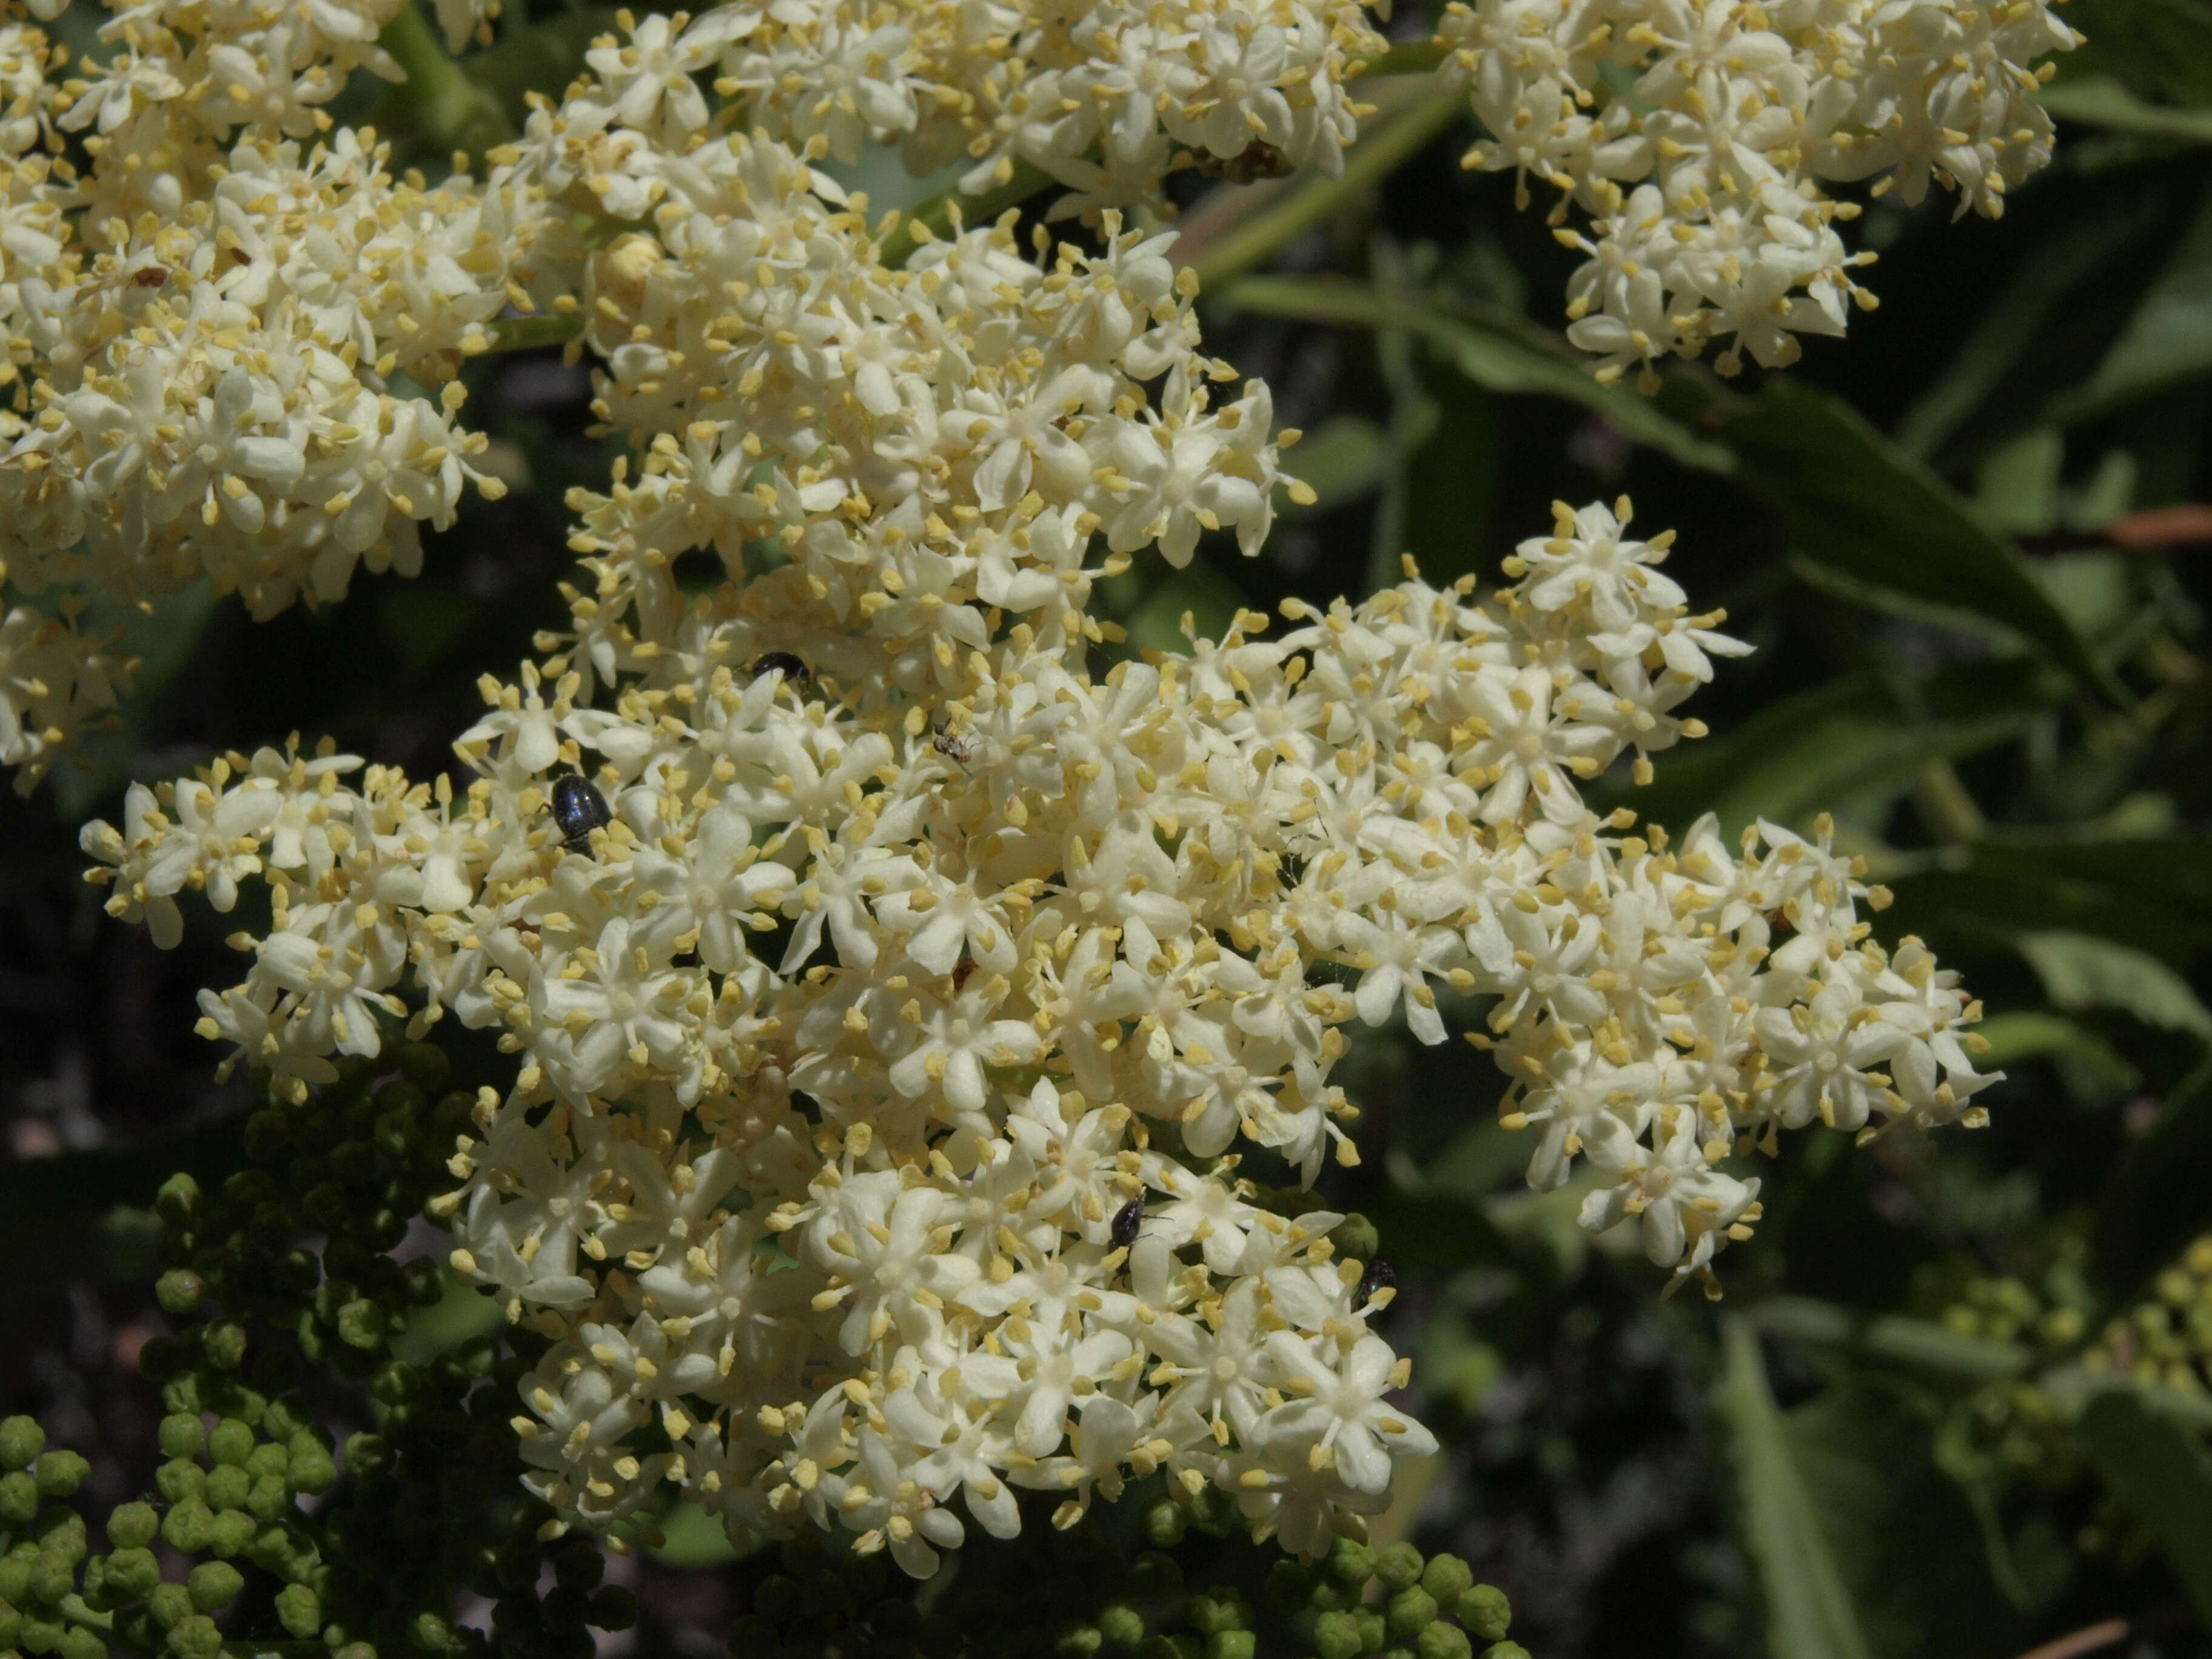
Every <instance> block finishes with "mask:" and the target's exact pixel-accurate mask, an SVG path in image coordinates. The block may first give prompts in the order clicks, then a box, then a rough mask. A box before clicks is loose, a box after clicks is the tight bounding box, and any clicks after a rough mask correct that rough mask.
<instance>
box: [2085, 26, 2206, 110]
mask: <svg viewBox="0 0 2212 1659" xmlns="http://www.w3.org/2000/svg"><path fill="white" fill-rule="evenodd" d="M2066 21H2067V23H2068V25H2069V27H2073V28H2075V29H2078V30H2080V31H2081V33H2082V35H2083V36H2084V37H2085V38H2084V40H2083V41H2082V44H2081V46H2078V47H2076V48H2075V50H2074V51H2072V52H2067V53H2064V54H2063V55H2062V56H2061V57H2060V58H2058V59H2057V69H2058V82H2057V84H2058V85H2064V84H2066V83H2068V82H2082V81H2095V80H2100V79H2110V80H2117V81H2119V82H2122V83H2123V84H2124V85H2125V86H2127V87H2128V88H2130V89H2131V90H2132V91H2134V92H2136V93H2137V94H2142V96H2144V97H2148V98H2164V99H2167V100H2172V101H2173V102H2176V103H2180V104H2195V105H2198V106H2212V4H2207V3H2206V0H2072V3H2070V4H2069V5H2068V6H2067V8H2066ZM2051 90H2053V91H2055V90H2057V88H2056V87H2055V86H2054V87H2053V88H2051Z"/></svg>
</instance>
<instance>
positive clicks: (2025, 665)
mask: <svg viewBox="0 0 2212 1659" xmlns="http://www.w3.org/2000/svg"><path fill="white" fill-rule="evenodd" d="M2057 680H2058V677H2057V675H2056V674H2052V673H2050V672H2049V671H2044V673H2042V674H2041V675H2039V674H2038V673H2037V671H2035V669H2034V667H2033V665H2032V664H2031V663H2029V662H2027V661H2026V660H2025V659H2021V660H2016V661H2014V662H2011V663H1977V664H1972V665H1962V666H1960V667H1958V668H1954V669H1952V670H1948V671H1946V672H1945V673H1944V674H1942V675H1941V676H1938V677H1937V678H1936V680H1934V681H1932V682H1931V683H1930V684H1929V685H1928V686H1927V687H1924V688H1923V708H1921V709H1919V710H1917V711H1911V710H1907V709H1905V708H1900V707H1899V701H1898V698H1897V696H1895V694H1894V693H1893V690H1891V689H1890V688H1888V687H1887V686H1885V685H1883V684H1881V682H1880V681H1878V680H1877V679H1876V678H1875V677H1874V676H1873V675H1871V674H1855V675H1850V676H1846V677H1844V678H1840V679H1836V680H1832V681H1830V682H1829V683H1828V684H1826V685H1822V686H1818V687H1815V688H1814V690H1810V691H1804V692H1800V693H1799V694H1798V695H1796V696H1793V697H1789V698H1785V699H1784V700H1783V701H1782V702H1778V703H1775V704H1772V705H1771V706H1770V707H1768V708H1765V709H1763V710H1762V711H1760V712H1759V714H1754V715H1753V716H1752V717H1751V719H1749V720H1746V721H1744V722H1742V723H1741V725H1738V726H1735V728H1734V729H1732V730H1731V731H1729V732H1728V733H1727V734H1726V735H1725V736H1723V737H1719V738H1706V739H1704V740H1702V741H1700V742H1697V743H1693V744H1687V745H1686V746H1684V747H1682V748H1680V749H1677V750H1674V751H1673V752H1671V753H1669V754H1668V755H1667V756H1666V757H1665V758H1664V763H1663V764H1662V765H1661V766H1660V767H1659V768H1658V778H1657V781H1656V782H1654V783H1652V784H1650V786H1648V787H1644V788H1640V789H1638V788H1631V787H1626V786H1619V787H1608V788H1607V789H1606V790H1605V791H1603V792H1601V797H1602V799H1603V802H1604V804H1605V805H1607V806H1608V807H1610V806H1615V805H1620V806H1628V807H1632V808H1633V809H1634V810H1635V811H1637V812H1638V814H1639V815H1640V816H1642V817H1645V818H1647V819H1656V821H1658V822H1660V823H1667V824H1671V825H1673V826H1674V828H1675V829H1685V828H1686V827H1687V826H1688V824H1689V823H1690V822H1691V821H1692V819H1694V818H1695V817H1698V816H1699V814H1700V813H1703V812H1715V813H1717V814H1718V815H1719V817H1720V819H1721V823H1722V827H1723V829H1726V830H1728V831H1729V832H1730V833H1733V832H1735V830H1738V829H1741V828H1742V827H1743V826H1744V825H1745V824H1747V823H1753V822H1754V821H1756V820H1758V819H1759V818H1762V817H1763V818H1769V819H1771V820H1773V821H1775V822H1777V823H1802V822H1803V821H1805V820H1806V819H1808V818H1809V817H1812V815H1813V814H1814V813H1816V812H1819V811H1824V810H1826V808H1828V807H1831V806H1832V805H1834V804H1835V803H1836V802H1837V801H1838V800H1840V799H1844V798H1845V797H1847V796H1850V795H1855V794H1858V793H1863V792H1868V791H1875V790H1881V789H1891V790H1901V789H1903V788H1905V787H1906V786H1907V785H1909V784H1910V783H1911V781H1913V779H1914V778H1915V777H1916V776H1917V775H1918V774H1919V771H1920V769H1921V768H1922V767H1923V766H1924V765H1926V764H1927V763H1928V762H1929V761H1931V760H1937V759H1955V758H1958V757H1962V756H1966V755H1972V754H1975V753H1977V752H1978V751H1980V750H1984V749H1988V748H1990V747H1992V746H1993V745H1995V744H2000V743H2003V742H2006V741H2008V739H2010V738H2014V737H2016V736H2017V735H2019V733H2020V732H2021V731H2022V730H2024V729H2025V728H2026V726H2027V724H2028V722H2029V721H2030V720H2033V718H2034V715H2035V710H2036V708H2038V707H2039V706H2041V705H2045V704H2047V703H2048V702H2050V701H2051V697H2052V696H2053V694H2054V692H2055V690H2057V685H2056V684H2055V683H2056V682H2057Z"/></svg>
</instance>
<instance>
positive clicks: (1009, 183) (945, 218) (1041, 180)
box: [883, 161, 1053, 265]
mask: <svg viewBox="0 0 2212 1659" xmlns="http://www.w3.org/2000/svg"><path fill="white" fill-rule="evenodd" d="M1052 182H1053V177H1052V175H1051V174H1050V173H1047V172H1046V171H1045V170H1044V169H1043V168H1042V167H1037V166H1035V165H1033V164H1032V163H1030V162H1028V161H1017V162H1016V163H1014V172H1013V176H1012V178H1011V179H1007V180H1006V183H1005V184H1003V185H998V186H997V187H996V188H994V189H992V190H987V191H983V192H982V193H981V194H980V195H976V196H969V195H966V194H964V193H963V192H962V191H960V189H959V188H958V187H957V186H955V187H954V188H953V189H951V190H948V191H944V192H943V193H942V194H940V195H937V196H933V197H930V198H929V199H928V200H927V201H926V202H917V203H916V204H915V205H914V207H913V208H912V209H911V210H909V211H908V213H907V214H906V216H904V217H903V218H902V219H901V220H900V222H899V224H898V228H896V229H895V230H894V231H892V232H891V234H890V235H888V236H886V237H884V246H883V254H884V264H887V265H903V264H905V263H906V262H907V259H908V256H909V255H911V254H912V253H913V252H914V251H915V249H916V248H918V247H920V246H921V244H922V240H923V239H922V238H921V237H920V236H917V235H916V234H915V226H916V225H917V224H922V225H927V226H928V227H929V228H930V229H931V230H932V231H933V232H934V233H935V234H937V235H939V236H950V235H951V234H952V210H953V209H954V208H955V207H956V206H957V208H958V209H959V210H960V220H961V222H962V223H963V224H968V225H980V224H987V223H988V222H990V221H992V220H994V219H996V218H997V217H998V216H1000V214H1002V213H1004V212H1005V211H1006V210H1007V209H1008V208H1010V207H1019V206H1020V205H1021V204H1023V203H1024V202H1026V201H1028V200H1029V198H1030V197H1032V196H1034V195H1036V193H1037V192H1038V191H1041V190H1043V189H1045V188H1046V187H1047V186H1048V185H1051V184H1052Z"/></svg>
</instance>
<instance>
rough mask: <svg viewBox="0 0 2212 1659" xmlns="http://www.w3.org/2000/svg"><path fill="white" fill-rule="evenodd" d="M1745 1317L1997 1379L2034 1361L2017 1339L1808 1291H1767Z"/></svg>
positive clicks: (1789, 1333) (1803, 1335)
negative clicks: (1870, 1312)
mask: <svg viewBox="0 0 2212 1659" xmlns="http://www.w3.org/2000/svg"><path fill="white" fill-rule="evenodd" d="M1744 1318H1745V1320H1746V1321H1747V1322H1748V1323H1749V1324H1751V1325H1752V1326H1753V1327H1754V1328H1756V1329H1758V1330H1759V1331H1761V1332H1764V1333H1765V1334H1767V1335H1769V1336H1779V1337H1790V1338H1794V1339H1796V1340H1798V1341H1802V1342H1820V1343H1826V1344H1833V1345H1835V1346H1842V1347H1849V1348H1856V1349H1857V1350H1858V1351H1859V1352H1862V1353H1866V1354H1870V1355H1873V1356H1874V1357H1875V1358H1880V1359H1893V1360H1897V1361H1899V1362H1901V1363H1903V1364H1910V1365H1924V1366H1926V1367H1927V1368H1928V1369H1929V1370H1939V1371H1949V1372H1952V1373H1954V1375H1957V1376H1976V1377H1982V1378H1985V1379H1988V1380H1990V1381H2001V1380H2002V1379H2004V1378H2006V1377H2013V1376H2021V1375H2022V1374H2024V1373H2025V1372H2027V1370H2030V1369H2032V1368H2033V1365H2034V1364H2035V1356H2034V1354H2033V1353H2032V1352H2030V1351H2029V1350H2028V1349H2027V1348H2026V1347H2025V1346H2022V1345H2021V1344H2020V1343H2017V1342H1998V1341H1995V1340H1991V1339H1990V1338H1989V1337H1985V1336H1961V1335H1960V1334H1959V1333H1958V1332H1956V1331H1952V1330H1947V1329H1945V1328H1943V1327H1942V1326H1941V1325H1938V1324H1936V1323H1934V1322H1931V1321H1929V1320H1925V1319H1905V1318H1903V1317H1900V1316H1897V1315H1894V1314H1882V1315H1877V1316H1872V1317H1869V1316H1863V1315H1860V1314H1855V1313H1853V1312H1851V1311H1850V1310H1848V1309H1844V1308H1838V1307H1837V1306H1836V1305H1835V1304H1832V1303H1828V1302H1816V1301H1814V1299H1813V1298H1811V1297H1799V1296H1777V1297H1769V1298H1767V1299H1766V1300H1765V1301H1764V1302H1761V1303H1759V1304H1757V1305H1756V1306H1754V1307H1752V1308H1749V1309H1747V1310H1745V1313H1744Z"/></svg>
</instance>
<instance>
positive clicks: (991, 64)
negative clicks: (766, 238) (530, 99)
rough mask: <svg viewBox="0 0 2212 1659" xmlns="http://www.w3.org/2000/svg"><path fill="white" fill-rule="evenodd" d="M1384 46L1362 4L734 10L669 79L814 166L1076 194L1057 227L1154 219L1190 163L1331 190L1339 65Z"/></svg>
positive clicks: (936, 4) (844, 0)
mask: <svg viewBox="0 0 2212 1659" xmlns="http://www.w3.org/2000/svg"><path fill="white" fill-rule="evenodd" d="M1382 10H1383V13H1384V15H1388V11H1389V8H1388V7H1387V6H1384V7H1383V8H1382ZM658 40H659V37H656V42H657V41H658ZM643 44H644V43H643V41H642V40H641V42H640V45H641V46H643ZM1383 44H1384V43H1383V38H1382V37H1381V36H1380V35H1379V34H1378V33H1376V30H1375V27H1374V25H1373V23H1372V21H1370V18H1369V16H1368V14H1367V9H1366V8H1365V7H1364V5H1363V4H1362V3H1361V0H1151V3H1143V4H1139V3H1133V0H1083V3H1074V0H1046V3H1042V4H1028V5H1013V4H1006V3H1003V0H986V3H981V4H977V3H973V0H901V3H898V4H896V5H889V6H885V5H880V4H872V3H860V0H802V3H797V4H793V3H777V4H773V5H763V4H760V3H757V0H738V3H734V4H729V5H722V6H717V7H714V8H713V9H710V10H708V12H706V13H705V14H703V15H702V16H701V17H700V19H699V20H698V21H696V23H694V24H692V25H691V27H690V29H689V31H688V32H686V33H685V34H684V37H683V38H682V40H680V41H678V42H675V43H672V44H671V46H669V47H668V49H667V54H666V58H665V62H666V63H668V64H671V65H678V64H680V65H682V66H684V67H685V68H687V69H695V70H696V69H704V68H707V67H708V66H713V67H714V68H716V69H717V70H719V76H718V78H717V80H716V82H715V86H716V89H717V90H718V91H720V92H722V93H724V94H728V95H732V96H737V97H741V98H744V100H747V102H746V109H747V114H748V118H749V119H750V121H751V123H752V124H753V125H754V126H755V128H756V130H757V131H761V132H763V133H764V134H767V135H769V136H773V137H779V138H781V139H783V140H785V141H786V142H787V143H791V144H793V145H794V146H797V147H802V148H808V147H811V148H810V153H811V154H817V155H835V156H836V157H837V158H838V159H839V160H841V161H852V160H853V159H854V157H855V156H856V155H858V154H859V150H860V143H861V142H862V140H863V139H873V140H876V141H877V142H878V143H903V145H904V147H905V154H906V159H907V163H908V167H911V168H912V169H913V170H914V171H915V172H916V173H928V172H933V171H934V170H936V169H937V168H939V167H945V166H948V165H951V164H952V163H955V162H958V161H967V162H969V164H970V166H969V172H968V173H967V175H966V176H965V178H964V179H963V185H964V186H965V187H966V188H967V189H969V190H971V191H981V190H985V189H987V188H989V187H991V186H992V185H1003V184H1005V183H1006V182H1007V180H1008V179H1011V178H1012V176H1013V170H1014V167H1015V166H1016V164H1017V163H1019V162H1027V163H1029V164H1030V165H1032V166H1035V167H1038V168H1040V169H1042V171H1043V172H1044V173H1047V174H1048V175H1049V176H1050V177H1052V178H1053V179H1056V180H1058V181H1059V182H1060V184H1062V185H1066V186H1067V187H1068V189H1069V190H1070V191H1072V192H1073V194H1071V195H1070V196H1069V197H1067V198H1066V200H1065V201H1064V202H1063V203H1062V204H1061V205H1060V211H1063V212H1067V211H1073V210H1077V209H1079V208H1087V207H1100V206H1104V207H1115V206H1123V207H1126V206H1147V207H1148V206H1152V205H1154V204H1158V201H1159V199H1160V181H1161V179H1163V178H1164V177H1165V175H1166V174H1167V173H1168V172H1169V171H1170V169H1171V168H1172V167H1176V166H1182V165H1188V164H1190V163H1192V162H1195V163H1196V164H1197V165H1199V166H1200V167H1206V168H1207V169H1209V170H1211V171H1213V172H1216V173H1222V174H1224V175H1225V176H1230V177H1235V178H1239V179H1252V178H1255V177H1263V176H1267V175H1272V174H1274V173H1287V172H1289V171H1291V169H1293V168H1296V167H1303V166H1304V165H1306V164H1307V163H1309V162H1311V163H1313V164H1315V165H1316V166H1318V167H1321V168H1322V169H1323V170H1325V171H1327V172H1328V173H1335V172H1336V171H1338V170H1339V169H1340V167H1342V150H1343V147H1344V146H1345V145H1346V144H1349V143H1351V142H1352V137H1353V135H1354V133H1355V131H1356V130H1357V127H1358V118H1359V117H1360V116H1361V115H1363V114H1364V113H1366V110H1365V109H1364V108H1363V107H1362V106H1359V105H1358V103H1356V102H1355V101H1354V100H1353V99H1352V97H1351V95H1350V93H1349V90H1348V82H1349V79H1350V75H1351V72H1352V70H1351V66H1352V64H1353V63H1354V62H1355V61H1356V60H1358V59H1359V58H1363V57H1365V56H1368V55H1371V54H1373V53H1376V52H1380V51H1381V50H1382V48H1383ZM652 56H653V54H652V52H651V51H650V49H648V50H647V51H645V52H641V53H640V58H641V64H640V72H644V64H645V63H647V62H649V61H650V60H651V58H652ZM595 67H598V68H599V72H600V74H601V76H602V77H603V78H604V77H605V76H607V75H608V73H609V71H608V70H607V69H606V68H605V67H604V66H599V65H595ZM653 72H654V73H660V72H663V71H661V70H658V69H657V68H656V69H655V70H653Z"/></svg>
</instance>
